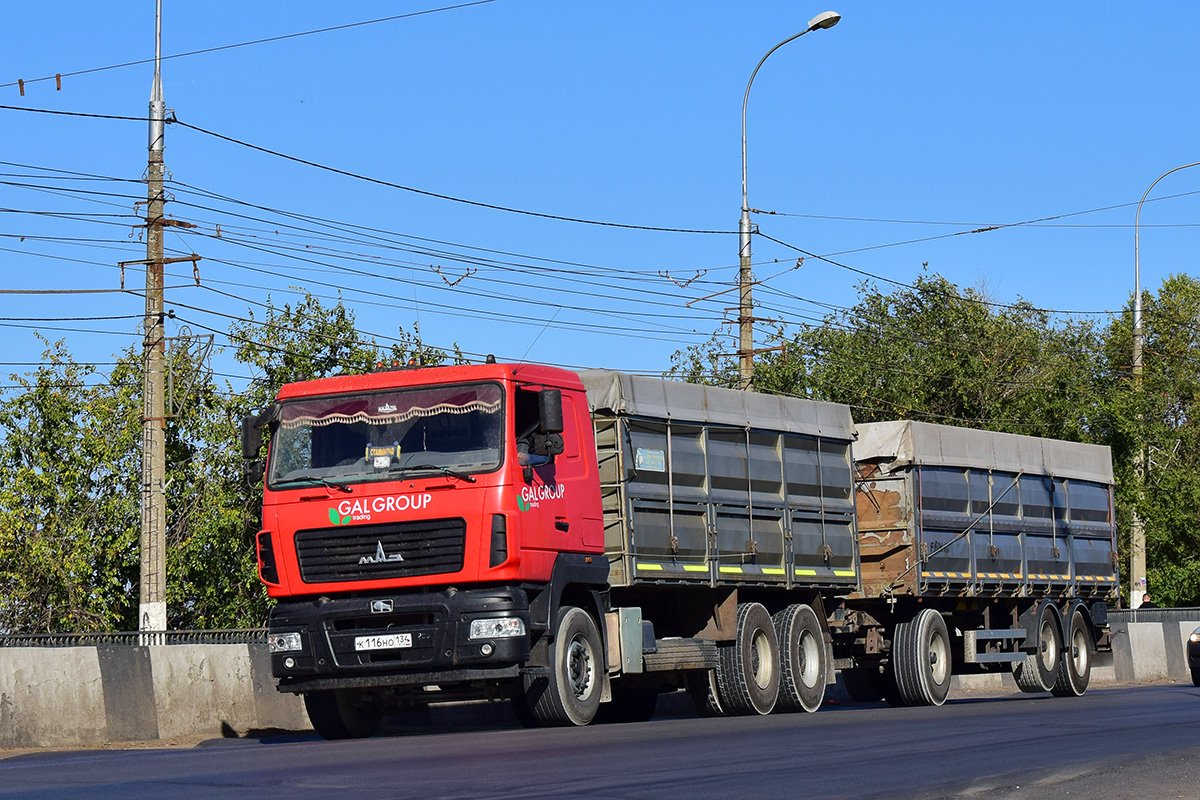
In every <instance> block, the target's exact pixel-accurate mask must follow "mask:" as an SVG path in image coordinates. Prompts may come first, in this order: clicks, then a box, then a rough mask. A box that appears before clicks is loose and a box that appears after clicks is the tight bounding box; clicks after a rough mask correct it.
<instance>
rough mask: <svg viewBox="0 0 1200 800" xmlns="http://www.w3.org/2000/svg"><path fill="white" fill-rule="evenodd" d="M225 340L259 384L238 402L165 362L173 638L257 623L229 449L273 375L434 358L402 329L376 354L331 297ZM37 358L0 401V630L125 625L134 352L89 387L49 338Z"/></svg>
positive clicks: (180, 361)
mask: <svg viewBox="0 0 1200 800" xmlns="http://www.w3.org/2000/svg"><path fill="white" fill-rule="evenodd" d="M229 338H230V339H231V341H233V342H234V343H235V345H236V347H235V350H234V357H235V359H236V360H237V361H238V362H240V363H242V364H244V365H247V366H248V367H250V369H251V371H252V372H253V373H254V374H255V375H257V376H259V377H258V380H256V381H254V382H253V383H252V384H251V385H250V386H249V387H248V388H247V390H246V391H244V392H241V393H237V392H234V391H233V389H232V387H230V386H229V385H228V384H225V385H224V386H218V384H217V382H216V381H215V380H214V379H213V376H212V375H211V373H208V372H207V371H205V370H204V369H203V368H202V365H198V364H195V363H190V362H189V361H188V360H187V359H186V358H184V357H182V356H177V357H176V360H175V363H174V364H173V365H172V367H173V374H174V375H175V385H176V387H179V388H180V394H181V395H182V387H185V386H190V387H191V388H190V390H189V391H188V392H187V394H186V397H182V396H177V398H176V400H177V405H180V409H179V413H178V414H176V415H172V416H170V417H169V419H168V421H167V484H166V499H167V609H168V624H169V626H170V627H172V628H176V629H191V628H214V627H244V626H256V625H261V624H263V623H264V622H265V621H266V614H267V608H268V602H267V597H266V592H265V589H264V588H263V586H262V585H261V583H259V581H258V575H257V564H256V560H255V548H254V537H255V534H256V533H257V531H258V530H259V521H260V514H261V506H262V487H261V484H259V485H254V486H251V485H249V484H248V483H247V482H246V480H245V479H244V478H243V476H242V460H241V452H240V448H239V447H238V438H239V423H240V420H241V418H242V417H243V416H244V415H245V414H247V413H249V412H250V411H251V410H253V409H261V408H263V407H264V406H265V405H266V404H267V403H269V402H270V401H271V399H272V398H273V397H274V394H275V392H276V391H277V390H278V388H279V387H280V386H281V385H282V384H283V383H286V382H289V381H298V380H308V379H312V378H321V377H325V376H328V375H332V374H336V373H339V372H350V373H353V372H362V371H365V370H367V369H369V368H370V367H371V366H372V365H374V364H376V363H378V362H380V361H385V360H386V361H393V360H395V361H405V362H406V361H408V360H409V359H410V358H413V359H416V360H418V361H419V362H420V363H422V364H426V365H436V364H441V363H443V362H445V361H446V360H448V356H447V354H446V353H445V352H443V351H441V350H439V349H437V348H432V347H429V346H427V345H425V344H424V343H423V342H422V341H421V338H420V334H419V332H418V331H417V329H416V328H414V329H413V331H412V332H411V333H408V332H406V331H400V335H399V341H398V342H397V343H396V344H394V345H392V346H391V347H388V348H383V347H380V346H379V345H377V344H376V343H375V341H374V340H373V339H371V338H369V337H364V336H363V335H362V334H360V333H359V332H358V330H357V329H356V328H355V325H354V315H353V313H352V312H351V311H349V310H348V309H346V308H345V307H344V306H343V305H342V303H340V302H339V303H337V304H336V305H333V306H325V305H323V304H322V303H321V302H320V300H319V299H317V298H315V297H312V296H305V297H304V298H303V299H302V300H300V301H299V302H298V303H296V304H295V305H294V306H293V305H284V306H283V307H276V306H274V305H269V306H268V308H267V310H266V313H265V317H264V319H263V321H262V323H257V322H238V323H235V324H234V325H233V326H232V327H231V329H230V333H229ZM455 359H456V360H459V361H461V360H462V356H461V354H460V353H457V352H456V354H455ZM44 360H45V362H46V363H45V364H44V365H43V366H42V367H40V368H39V369H38V370H37V371H36V372H35V373H33V374H31V375H29V376H27V377H21V376H13V380H14V382H16V383H18V384H19V386H20V389H18V390H16V391H14V392H10V393H9V395H8V396H6V397H4V398H3V399H0V632H5V631H21V632H30V633H37V632H53V631H101V630H133V629H136V628H137V611H138V584H139V579H140V575H139V557H140V556H139V531H140V524H141V515H140V513H141V512H140V491H141V436H142V428H141V422H142V418H141V414H142V409H141V389H142V368H141V361H140V358H139V357H138V355H137V354H134V353H132V352H127V353H124V354H122V355H121V356H120V358H119V361H118V363H117V366H116V367H115V368H114V369H113V371H112V373H111V374H110V375H109V377H108V379H107V380H102V381H99V382H97V380H96V379H97V377H98V376H97V374H96V373H95V370H94V369H93V368H91V367H87V366H83V365H79V364H76V363H75V362H74V361H72V359H71V357H70V355H69V354H68V353H67V352H66V348H65V346H64V345H63V344H62V343H61V342H59V343H57V344H55V345H53V346H50V347H49V349H48V350H47V352H46V354H45V357H44ZM89 379H90V380H89ZM89 384H91V385H89ZM179 401H182V402H181V403H180V402H179Z"/></svg>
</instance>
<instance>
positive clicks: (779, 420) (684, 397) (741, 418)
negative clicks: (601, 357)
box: [579, 370, 854, 441]
mask: <svg viewBox="0 0 1200 800" xmlns="http://www.w3.org/2000/svg"><path fill="white" fill-rule="evenodd" d="M579 378H580V380H582V381H583V386H584V388H585V389H587V396H588V406H589V407H590V408H591V410H592V412H593V413H596V412H601V413H604V412H609V413H612V414H616V415H628V416H635V417H650V418H654V419H663V420H668V419H669V420H672V421H676V422H697V423H712V424H717V425H734V426H737V427H740V428H760V429H763V430H773V431H784V432H788V433H803V434H808V435H811V436H825V437H828V438H831V439H842V440H845V441H850V440H852V439H853V438H854V421H853V420H852V419H851V418H850V408H849V407H848V406H843V405H839V404H837V403H825V402H818V401H814V400H801V399H799V398H795V397H781V396H779V395H771V394H759V393H757V392H742V391H738V390H736V389H724V388H721V387H718V386H703V385H700V384H695V383H683V382H681V381H668V380H662V379H660V378H647V377H643V376H640V375H629V374H626V373H623V372H611V371H609V370H582V371H580V372H579Z"/></svg>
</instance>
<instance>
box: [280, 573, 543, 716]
mask: <svg viewBox="0 0 1200 800" xmlns="http://www.w3.org/2000/svg"><path fill="white" fill-rule="evenodd" d="M495 617H516V618H519V619H521V620H522V621H523V622H524V629H525V634H524V635H522V636H513V637H504V638H489V639H471V638H470V629H471V622H472V621H473V620H476V619H484V618H495ZM529 630H530V619H529V600H528V598H527V597H526V595H525V592H523V591H522V590H520V589H515V588H508V587H502V588H496V589H474V590H469V591H462V592H459V591H454V590H447V591H443V592H430V593H420V594H396V595H389V594H385V593H381V594H372V595H365V596H362V597H353V598H340V599H335V600H331V599H328V598H318V599H316V600H303V601H290V602H281V603H279V604H278V605H276V606H275V608H273V609H272V610H271V617H270V632H271V634H282V633H298V634H299V635H300V649H299V650H295V651H291V652H283V653H272V654H271V670H272V673H273V674H274V676H275V678H276V679H278V681H279V690H280V691H285V692H291V691H307V690H309V689H319V688H333V687H352V686H416V685H434V684H438V685H441V684H452V683H462V682H469V681H472V680H489V679H500V678H508V677H515V676H516V675H517V674H518V671H517V670H518V667H519V666H520V665H521V664H523V663H524V662H525V661H526V660H528V658H529V642H530V637H529ZM396 634H401V635H404V634H407V638H406V641H407V642H408V643H407V644H406V645H405V646H402V647H397V648H395V649H386V650H378V649H376V650H359V649H356V647H355V642H356V641H360V642H361V641H362V640H363V637H388V636H394V635H396Z"/></svg>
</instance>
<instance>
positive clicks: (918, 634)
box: [892, 608, 951, 706]
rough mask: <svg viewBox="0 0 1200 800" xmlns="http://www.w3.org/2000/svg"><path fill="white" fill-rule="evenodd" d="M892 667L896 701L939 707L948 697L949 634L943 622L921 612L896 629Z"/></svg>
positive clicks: (927, 611)
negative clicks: (896, 695) (896, 693)
mask: <svg viewBox="0 0 1200 800" xmlns="http://www.w3.org/2000/svg"><path fill="white" fill-rule="evenodd" d="M892 667H893V670H894V672H895V675H896V688H897V689H898V690H899V693H900V699H901V700H903V701H904V704H905V705H910V706H940V705H941V704H942V703H944V702H946V696H947V695H948V694H949V693H950V672H951V663H950V634H949V632H948V631H947V630H946V621H945V620H944V619H942V615H941V614H939V613H938V612H936V611H934V610H933V609H932V608H923V609H921V610H920V611H919V612H917V615H916V616H915V617H913V618H912V619H911V620H909V621H908V622H902V623H900V624H899V625H897V626H896V632H895V635H894V636H893V638H892Z"/></svg>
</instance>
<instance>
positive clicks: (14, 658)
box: [0, 644, 309, 747]
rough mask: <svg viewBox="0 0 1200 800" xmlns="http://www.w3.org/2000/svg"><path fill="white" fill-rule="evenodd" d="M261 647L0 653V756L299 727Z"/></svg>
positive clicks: (301, 720) (293, 705)
mask: <svg viewBox="0 0 1200 800" xmlns="http://www.w3.org/2000/svg"><path fill="white" fill-rule="evenodd" d="M308 727H309V725H308V717H307V715H306V714H305V713H304V708H303V704H302V703H301V701H300V699H299V698H297V697H295V696H293V695H290V694H279V693H278V692H276V691H275V686H274V683H273V682H272V679H271V662H270V657H269V655H268V654H267V649H266V645H262V644H250V645H246V644H179V645H154V646H149V647H145V646H139V645H120V644H104V645H98V646H94V647H0V747H72V746H81V745H92V744H99V743H103V742H121V741H147V740H155V739H169V738H172V737H176V736H192V735H201V736H221V735H223V734H227V733H228V732H229V731H230V730H232V731H236V732H245V731H248V730H252V729H255V728H283V729H288V730H303V729H306V728H308Z"/></svg>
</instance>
